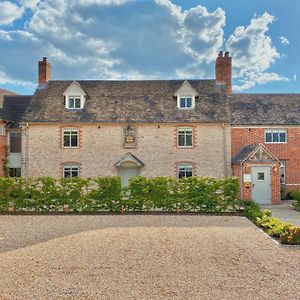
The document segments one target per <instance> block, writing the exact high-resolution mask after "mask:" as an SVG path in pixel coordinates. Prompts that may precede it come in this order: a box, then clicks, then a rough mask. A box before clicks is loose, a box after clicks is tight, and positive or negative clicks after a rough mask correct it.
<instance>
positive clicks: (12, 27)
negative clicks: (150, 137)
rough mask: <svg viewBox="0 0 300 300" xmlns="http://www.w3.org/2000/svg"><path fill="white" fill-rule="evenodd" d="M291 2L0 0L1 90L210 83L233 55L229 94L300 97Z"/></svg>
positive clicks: (299, 22)
mask: <svg viewBox="0 0 300 300" xmlns="http://www.w3.org/2000/svg"><path fill="white" fill-rule="evenodd" d="M299 16H300V1H299V0H264V1H261V0H251V1H249V0H239V1H236V0H207V1H201V0H184V1H183V0H172V1H169V0H144V1H138V0H77V1H73V0H48V1H39V0H18V1H16V0H15V1H8V0H5V1H0V88H6V89H10V90H13V91H16V92H18V93H23V94H31V93H33V92H34V90H35V88H36V83H37V61H38V60H40V59H41V58H42V57H43V56H47V57H48V59H49V61H50V63H51V65H52V79H75V80H76V79H102V80H105V79H129V80H131V79H132V80H133V79H176V78H182V79H186V78H200V79H204V78H214V60H215V58H216V55H217V53H218V51H219V50H223V51H230V52H231V55H232V57H233V74H234V80H233V83H234V91H235V92H243V93H244V92H245V93H300V80H299V79H300V53H299V52H300V39H299V29H300V18H299Z"/></svg>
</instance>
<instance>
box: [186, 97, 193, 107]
mask: <svg viewBox="0 0 300 300" xmlns="http://www.w3.org/2000/svg"><path fill="white" fill-rule="evenodd" d="M186 106H187V107H192V98H186Z"/></svg>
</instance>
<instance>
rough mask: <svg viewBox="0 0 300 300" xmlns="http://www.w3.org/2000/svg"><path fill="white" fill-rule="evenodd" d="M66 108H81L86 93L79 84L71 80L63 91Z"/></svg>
mask: <svg viewBox="0 0 300 300" xmlns="http://www.w3.org/2000/svg"><path fill="white" fill-rule="evenodd" d="M63 96H64V97H65V104H66V108H67V109H83V108H84V103H85V99H86V93H85V91H84V90H83V89H82V88H81V86H80V84H79V83H78V82H76V81H73V82H72V83H71V84H70V85H69V87H68V88H67V89H66V90H65V92H64V93H63Z"/></svg>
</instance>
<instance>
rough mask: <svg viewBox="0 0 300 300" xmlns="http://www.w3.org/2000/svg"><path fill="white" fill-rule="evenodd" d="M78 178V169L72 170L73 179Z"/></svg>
mask: <svg viewBox="0 0 300 300" xmlns="http://www.w3.org/2000/svg"><path fill="white" fill-rule="evenodd" d="M77 176H78V169H73V170H72V177H77Z"/></svg>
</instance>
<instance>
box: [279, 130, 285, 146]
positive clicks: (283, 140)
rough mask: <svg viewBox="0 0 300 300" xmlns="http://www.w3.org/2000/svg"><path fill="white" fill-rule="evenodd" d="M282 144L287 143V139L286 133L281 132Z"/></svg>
mask: <svg viewBox="0 0 300 300" xmlns="http://www.w3.org/2000/svg"><path fill="white" fill-rule="evenodd" d="M280 142H281V143H285V142H286V139H285V132H283V131H282V132H280Z"/></svg>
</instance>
